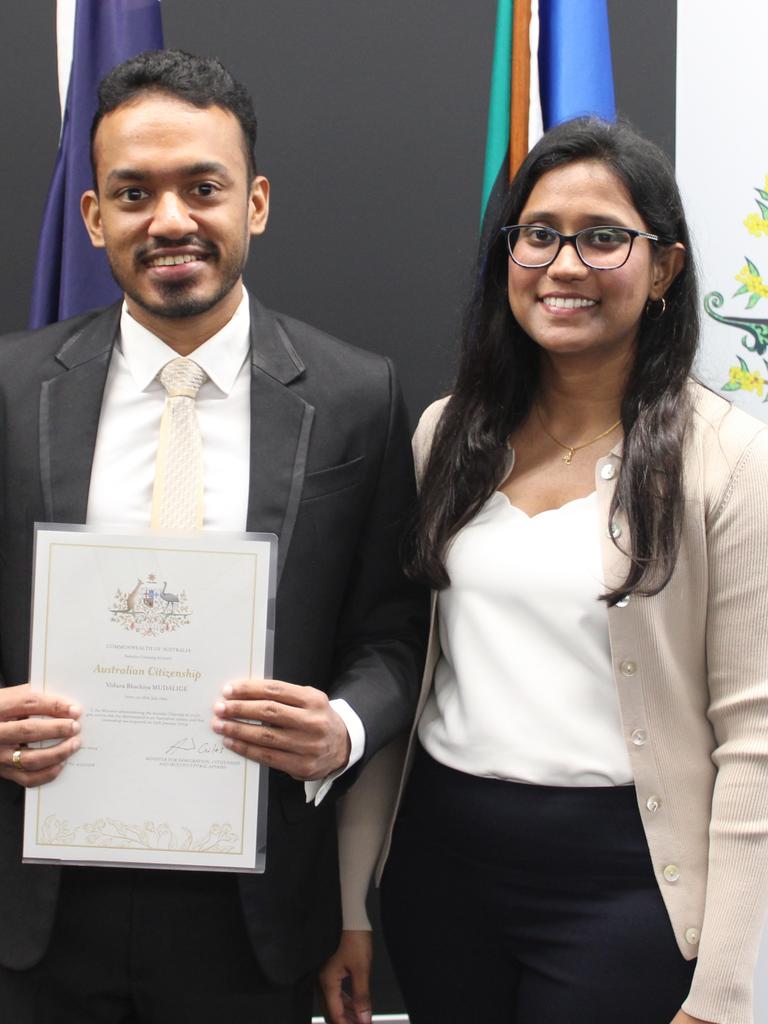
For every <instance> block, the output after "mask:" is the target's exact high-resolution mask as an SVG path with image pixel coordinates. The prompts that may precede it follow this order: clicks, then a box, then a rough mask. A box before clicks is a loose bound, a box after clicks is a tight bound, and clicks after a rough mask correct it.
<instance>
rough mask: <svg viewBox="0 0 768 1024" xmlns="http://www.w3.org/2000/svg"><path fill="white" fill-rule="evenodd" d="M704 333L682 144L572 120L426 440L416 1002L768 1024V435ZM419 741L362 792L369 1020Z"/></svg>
mask: <svg viewBox="0 0 768 1024" xmlns="http://www.w3.org/2000/svg"><path fill="white" fill-rule="evenodd" d="M698 335H699V322H698V300H697V292H696V275H695V268H694V265H693V256H692V249H691V245H690V241H689V236H688V229H687V227H686V223H685V217H684V213H683V209H682V205H681V202H680V196H679V193H678V190H677V187H676V184H675V181H674V176H673V173H672V171H671V169H670V166H669V164H668V162H667V160H666V159H665V158H664V157H663V155H662V154H661V153H660V151H659V150H658V149H656V147H654V146H653V145H651V144H650V143H649V142H647V141H645V140H644V139H642V138H641V137H640V136H638V135H637V134H636V133H635V132H634V131H633V130H632V129H631V128H629V127H628V126H627V125H623V124H618V125H613V124H606V123H603V122H600V121H597V120H593V119H580V120H576V121H572V122H569V123H566V124H563V125H561V126H559V127H557V128H555V129H553V130H552V131H550V132H549V133H548V134H547V135H545V136H544V138H543V139H542V140H541V141H540V142H539V143H538V144H537V145H536V146H535V147H534V149H533V150H532V151H531V153H530V154H529V156H528V158H527V159H526V161H525V162H524V164H523V165H522V167H521V169H520V171H519V172H518V174H517V176H516V177H515V179H514V181H513V182H512V185H511V187H510V190H509V193H508V195H507V197H506V202H505V204H504V209H503V210H502V212H501V216H500V218H499V221H498V224H497V227H496V231H495V232H494V233H493V234H492V236H491V241H490V244H489V246H488V249H487V251H486V252H485V254H484V258H483V262H482V268H481V272H480V275H479V279H478V282H477V287H476V290H475V294H474V296H473V298H472V300H471V303H470V306H469V310H468V314H467V318H466V325H465V330H464V339H463V347H462V353H461V360H460V366H459V371H458V376H457V380H456V384H455V387H454V389H453V391H452V393H451V395H450V397H449V398H447V399H443V400H442V401H440V402H437V403H436V404H435V405H433V406H431V407H430V408H429V409H428V410H427V411H426V412H425V413H424V415H423V417H422V419H421V422H420V424H419V426H418V429H417V431H416V435H415V438H414V448H415V452H416V458H417V468H418V471H419V474H420V478H421V505H420V512H419V517H418V522H417V523H416V526H415V529H414V533H413V542H412V545H411V549H410V553H409V558H408V568H409V571H410V573H411V574H412V575H413V576H415V577H416V578H418V579H421V580H425V581H428V582H429V583H430V584H431V586H432V588H433V590H434V593H435V601H434V617H433V625H432V637H431V643H430V650H429V654H428V664H427V670H426V673H425V680H424V689H423V693H422V699H421V702H420V705H419V716H418V721H417V723H416V725H415V727H414V733H413V735H412V737H411V740H410V744H409V747H408V753H407V757H406V758H405V762H404V763H405V767H404V770H403V771H404V782H403V786H402V787H401V791H400V793H401V795H400V798H399V811H398V816H397V821H396V823H395V826H394V831H393V832H392V833H391V834H390V835H388V836H387V837H386V840H385V841H384V842H383V847H384V853H383V859H386V867H385V869H384V875H383V883H382V916H383V923H384V930H385V935H386V938H387V942H388V945H389V949H390V952H391V955H392V960H393V963H394V966H395V970H396V973H397V976H398V979H399V981H400V984H401V986H402V990H403V993H404V996H405V1001H406V1004H407V1007H408V1010H409V1012H410V1015H411V1021H412V1024H450V1022H456V1024H474V1022H478V1024H479V1022H483V1024H561V1022H562V1024H617V1022H621V1024H670V1022H673V1024H700V1022H716V1024H751V1021H752V1008H751V998H752V996H751V993H752V973H753V969H754V964H755V957H756V950H757V946H758V940H759V935H760V929H761V926H762V923H763V919H764V916H765V909H766V902H767V899H766V897H767V896H768V588H766V585H765V582H764V576H765V574H764V562H765V559H766V556H767V555H768V429H766V428H765V427H764V426H763V425H762V424H761V423H760V422H758V421H757V420H754V419H752V418H751V417H749V416H747V415H746V414H744V413H743V412H740V411H738V410H736V409H734V408H732V407H731V406H730V405H729V404H728V403H727V402H725V401H724V400H723V399H722V398H720V397H719V396H718V395H716V394H714V393H712V392H710V391H708V390H707V389H706V388H704V387H702V386H701V385H700V384H698V383H696V382H695V381H694V380H693V379H692V378H691V367H692V363H693V359H694V354H695V352H696V345H697V341H698ZM388 759H389V760H388ZM398 761H399V763H400V764H402V763H403V759H402V757H400V758H399V757H398V754H397V752H395V751H390V752H388V753H386V754H384V755H383V756H382V757H381V758H380V759H379V760H378V761H376V760H374V761H373V762H372V763H371V765H370V766H369V769H368V770H367V774H366V775H364V776H363V777H362V778H361V780H360V781H359V783H358V784H357V786H356V787H355V788H353V790H352V791H351V793H350V794H349V796H348V797H347V805H346V807H345V809H344V811H343V815H342V824H341V852H342V870H343V875H344V879H343V880H344V884H345V901H346V906H345V911H346V925H345V926H346V927H347V928H348V929H349V930H348V931H346V932H345V934H344V939H343V941H342V945H341V947H340V950H339V953H338V954H337V955H336V957H335V958H334V959H333V960H332V961H331V962H330V964H329V965H328V966H327V967H326V969H325V971H324V975H323V981H324V985H325V987H326V992H327V998H328V1001H329V1004H330V1005H331V1006H332V1007H333V1010H334V1014H335V1016H334V1017H333V1018H332V1019H334V1021H343V1020H346V1019H349V1020H361V1021H362V1020H365V1019H366V1018H365V1017H364V1016H361V1015H360V1014H359V1012H358V1014H357V1016H355V1012H356V1011H360V1010H361V1009H362V1008H363V1006H362V1004H363V1003H364V1001H365V998H364V995H363V996H360V995H359V993H360V992H361V991H363V992H364V987H365V981H364V977H365V968H366V962H367V959H368V952H367V945H366V934H365V932H364V931H355V930H352V929H355V928H358V929H360V928H364V927H365V924H366V922H365V918H364V911H363V910H362V907H361V903H362V901H361V896H360V893H361V892H364V890H365V882H366V880H367V879H366V878H365V872H366V870H367V867H368V866H370V864H371V862H372V859H373V858H374V856H375V850H376V848H377V846H378V845H380V843H381V841H382V840H383V839H384V829H385V825H384V821H385V817H386V816H385V814H384V813H382V811H381V810H380V808H381V807H382V806H383V805H385V804H386V803H387V801H388V799H390V798H389V797H388V796H387V793H390V794H392V792H393V788H394V790H396V789H397V770H395V771H394V772H393V771H392V764H393V763H396V762H398ZM356 882H359V884H358V885H357V888H356ZM345 973H348V974H351V975H352V979H353V983H354V988H355V989H356V991H357V993H358V998H357V999H356V1000H354V1001H350V1000H348V1006H349V1009H348V1011H347V1012H348V1016H347V1017H344V1015H343V1013H344V1011H343V1010H342V1009H341V1005H342V1004H341V1000H340V997H339V994H338V983H339V979H340V977H341V976H342V975H343V974H345Z"/></svg>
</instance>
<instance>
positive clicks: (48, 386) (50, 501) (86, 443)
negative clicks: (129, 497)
mask: <svg viewBox="0 0 768 1024" xmlns="http://www.w3.org/2000/svg"><path fill="white" fill-rule="evenodd" d="M119 319H120V304H119V303H118V304H117V305H115V306H111V307H110V308H109V309H107V310H105V311H104V312H103V313H100V314H99V315H97V316H95V317H94V318H93V319H92V320H89V321H88V322H87V323H86V324H85V325H84V326H83V327H82V328H81V329H80V330H79V331H77V332H76V333H75V334H73V335H71V336H70V337H69V338H68V339H67V341H66V342H65V343H64V345H63V346H62V348H61V349H60V350H59V352H58V353H57V355H56V359H57V361H58V362H59V363H60V364H61V365H62V366H63V367H64V368H65V370H66V372H65V373H61V374H60V375H58V376H56V377H53V378H52V379H50V380H47V381H44V382H43V384H42V386H41V396H40V479H41V481H42V487H43V500H44V505H45V512H46V516H47V518H48V521H49V522H52V523H84V522H85V516H86V511H87V508H88V487H89V484H90V479H91V463H92V462H93V452H94V448H95V445H96V432H97V430H98V426H99V415H100V413H101V400H102V396H103V394H104V385H105V383H106V379H107V371H108V370H109V360H110V356H111V353H112V346H113V344H114V341H115V336H116V334H117V328H118V323H119Z"/></svg>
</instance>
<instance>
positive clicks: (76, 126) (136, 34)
mask: <svg viewBox="0 0 768 1024" xmlns="http://www.w3.org/2000/svg"><path fill="white" fill-rule="evenodd" d="M162 46H163V29H162V21H161V17H160V3H159V0H109V2H106V3H105V0H77V8H76V14H75V31H74V45H73V50H72V70H71V73H70V78H69V88H68V90H67V102H66V108H65V111H64V118H63V122H62V132H61V140H60V142H59V152H58V156H57V158H56V166H55V168H54V172H53V179H52V181H51V187H50V190H49V192H48V200H47V202H46V204H45V212H44V214H43V225H42V228H41V231H40V244H39V248H38V253H37V264H36V266H35V279H34V283H33V286H32V306H31V311H30V327H43V326H44V325H45V324H49V323H53V322H54V321H56V320H65V319H66V318H67V317H70V316H76V315H77V314H78V313H84V312H85V311H86V310H88V309H93V308H94V307H95V306H103V305H105V304H107V303H109V302H113V301H114V300H116V299H117V298H119V296H120V290H119V289H118V287H117V285H116V284H115V282H114V280H113V278H112V275H111V273H110V270H109V265H108V263H107V259H106V256H105V254H104V250H103V249H94V248H93V247H92V245H91V243H90V240H89V238H88V234H87V232H86V230H85V226H84V224H83V221H82V218H81V216H80V197H81V195H82V194H83V192H85V191H87V189H89V188H92V187H93V177H92V174H91V165H90V156H89V136H90V131H91V121H92V119H93V115H94V113H95V111H96V89H97V87H98V84H99V81H100V80H101V79H102V78H103V77H104V75H105V74H106V73H107V72H108V71H110V70H111V69H112V68H113V67H114V66H115V65H116V64H119V63H120V62H121V61H124V60H127V59H128V58H129V57H134V56H135V55H136V54H137V53H141V52H142V51H144V50H159V49H162Z"/></svg>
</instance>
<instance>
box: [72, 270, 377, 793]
mask: <svg viewBox="0 0 768 1024" xmlns="http://www.w3.org/2000/svg"><path fill="white" fill-rule="evenodd" d="M250 330H251V320H250V311H249V307H248V293H247V292H246V291H245V289H243V297H242V300H241V302H240V304H239V306H238V307H237V309H236V310H235V313H234V315H233V316H232V319H231V320H230V321H229V322H228V323H227V324H225V326H224V327H222V329H221V330H220V331H219V332H218V333H217V334H214V335H213V337H211V338H209V339H208V340H207V341H206V342H204V343H203V344H202V345H200V346H199V348H197V349H195V351H194V353H193V354H192V357H191V358H193V359H194V361H195V362H196V363H197V364H198V365H199V366H200V367H201V368H202V369H203V370H204V371H205V372H206V374H207V375H208V380H206V381H205V383H204V384H203V385H202V387H201V388H200V391H199V393H198V397H197V401H196V409H197V417H198V423H199V425H200V433H201V435H202V440H203V466H204V474H205V476H204V479H205V486H204V503H205V505H204V516H203V528H204V529H206V530H225V531H233V532H238V533H241V532H244V531H245V529H246V520H247V514H248V488H249V483H250V466H251V361H250V358H249V356H250ZM176 357H177V354H176V353H175V352H174V351H173V349H171V348H170V347H169V346H168V345H166V344H165V342H163V341H161V340H160V338H158V337H157V336H156V335H154V334H152V332H151V331H148V330H147V329H146V327H143V326H142V325H141V324H140V323H138V322H137V321H136V320H134V319H133V317H132V316H131V315H130V313H129V312H128V309H127V307H126V305H125V303H123V309H122V314H121V317H120V334H119V337H118V339H117V343H116V344H115V347H114V350H113V353H112V360H111V362H110V365H109V371H108V374H107V382H106V387H105V388H104V398H103V400H102V404H101V417H100V419H99V429H98V434H97V436H96V449H95V452H94V457H93V466H92V469H91V482H90V488H89V492H88V513H87V518H86V522H87V523H88V525H89V526H102V527H116V528H120V527H121V526H122V527H125V526H143V527H148V526H149V525H150V519H151V512H152V488H153V486H154V481H155V459H156V457H157V442H158V437H159V433H160V420H161V418H162V415H163V409H164V407H165V399H166V393H165V389H164V388H163V386H162V384H160V382H159V381H158V380H157V374H158V373H159V372H160V370H161V369H162V368H163V366H165V364H166V363H168V362H170V361H171V360H172V359H175V358H176ZM255 471H256V473H257V474H258V467H255ZM307 682H309V683H311V682H312V681H311V680H307ZM331 706H332V707H333V708H334V710H335V711H336V712H337V714H339V716H340V717H341V718H342V720H343V721H344V724H345V725H346V727H347V731H348V733H349V737H350V742H351V753H350V757H349V761H348V762H347V764H346V766H345V767H344V768H342V769H340V770H339V771H337V772H335V773H333V774H332V775H330V776H328V778H326V779H323V780H321V781H316V782H307V783H305V789H306V793H307V800H312V799H314V800H315V802H316V803H319V802H320V800H321V799H322V798H323V796H325V794H326V793H327V792H328V789H329V788H330V786H331V783H332V782H333V780H334V779H335V778H337V777H338V775H340V774H341V773H342V772H343V771H346V769H347V768H350V767H351V766H352V765H353V764H355V763H356V762H357V761H359V759H360V757H361V756H362V753H363V748H364V746H365V730H364V727H363V724H362V722H361V721H360V718H359V716H358V715H357V713H356V712H355V711H354V710H353V709H352V708H351V707H350V706H349V704H348V703H347V702H346V701H345V700H339V699H337V700H332V701H331Z"/></svg>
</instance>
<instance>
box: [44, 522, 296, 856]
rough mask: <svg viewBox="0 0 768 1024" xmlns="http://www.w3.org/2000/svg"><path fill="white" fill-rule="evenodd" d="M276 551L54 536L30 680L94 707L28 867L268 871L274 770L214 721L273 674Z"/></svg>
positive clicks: (47, 550) (251, 544) (257, 541)
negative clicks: (229, 740) (252, 684)
mask: <svg viewBox="0 0 768 1024" xmlns="http://www.w3.org/2000/svg"><path fill="white" fill-rule="evenodd" d="M276 550H277V539H276V538H275V537H274V535H272V534H240V535H232V534H217V533H207V532H204V533H197V534H190V535H187V536H184V537H175V536H167V535H164V534H159V533H155V532H149V531H141V532H136V533H125V534H124V533H117V532H115V533H108V532H104V531H100V530H91V529H89V528H87V527H67V526H61V525H47V524H38V526H37V530H36V540H35V583H34V598H33V626H32V653H31V667H30V679H31V682H32V686H33V688H34V689H39V690H44V691H47V692H49V693H55V694H60V695H62V696H63V697H66V698H68V699H70V700H71V701H73V702H74V703H77V704H79V705H80V707H81V708H82V716H81V719H80V723H81V733H80V740H81V747H80V749H79V750H78V751H77V752H76V753H75V754H74V755H72V757H70V759H69V760H68V761H67V762H66V765H65V767H64V770H63V771H62V772H61V773H60V775H59V776H58V777H57V778H56V779H55V780H54V781H53V782H50V783H48V784H47V785H44V786H40V787H38V788H36V789H30V790H28V791H27V795H26V807H25V822H24V860H27V861H46V862H47V861H57V862H68V863H83V864H85V863H89V864H94V863H95V864H105V865H132V866H143V867H173V868H194V869H197V870H201V869H204V870H237V871H263V870H264V863H265V848H266V774H267V772H266V769H264V768H260V766H259V765H257V764H255V763H254V762H252V761H248V760H246V759H245V758H243V757H241V756H240V755H238V754H234V753H232V752H231V751H229V750H227V748H226V747H225V746H224V745H223V743H222V739H221V737H220V736H218V735H217V734H216V733H214V732H213V729H212V728H211V721H212V718H213V704H214V702H215V701H216V700H217V699H219V698H220V696H221V690H222V687H223V685H224V684H225V683H227V682H229V681H232V680H235V679H242V678H247V677H253V678H268V677H269V676H270V675H271V669H272V664H271V662H272V641H273V637H274V593H275V578H276V571H275V561H276Z"/></svg>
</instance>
